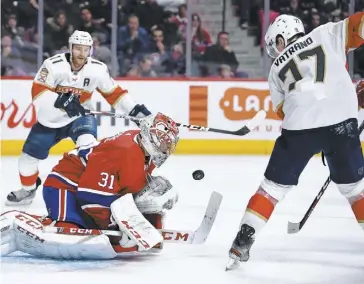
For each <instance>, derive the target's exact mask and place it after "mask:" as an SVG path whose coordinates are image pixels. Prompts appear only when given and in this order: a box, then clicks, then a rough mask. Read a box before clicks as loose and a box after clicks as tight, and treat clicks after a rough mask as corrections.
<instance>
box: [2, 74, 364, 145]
mask: <svg viewBox="0 0 364 284" xmlns="http://www.w3.org/2000/svg"><path fill="white" fill-rule="evenodd" d="M118 83H119V84H120V85H121V86H122V87H123V88H124V89H127V90H128V91H129V93H130V94H131V95H132V97H133V98H134V100H135V101H136V102H138V103H143V104H145V105H146V106H147V107H148V108H149V109H150V110H151V111H152V112H153V113H156V112H158V111H160V112H163V113H166V114H168V115H170V116H171V117H172V118H173V119H174V120H175V121H177V122H181V123H184V124H195V125H202V126H209V127H214V128H222V129H228V130H237V129H239V128H241V127H242V126H243V125H244V124H246V123H247V122H248V121H249V119H251V118H252V117H253V116H254V115H255V114H256V113H257V112H258V111H259V110H262V109H263V110H265V111H266V112H267V119H266V120H265V121H263V122H262V123H261V125H260V126H259V127H258V128H257V129H256V130H254V131H253V132H252V133H250V134H249V135H247V136H244V137H237V136H231V135H223V134H216V133H210V132H199V131H190V130H187V129H181V132H180V133H181V141H189V142H191V143H192V142H193V141H198V140H199V141H201V140H203V141H204V143H205V145H207V146H208V143H214V142H216V141H217V142H222V141H224V144H223V143H221V144H220V145H221V147H229V145H228V144H227V143H225V142H226V141H235V142H234V143H238V142H239V141H241V143H243V142H244V141H248V142H250V144H249V145H251V143H252V142H254V141H258V142H264V141H269V142H272V143H273V141H274V140H275V139H276V138H277V137H278V136H279V134H280V131H281V120H280V119H279V118H278V116H277V115H276V113H275V112H274V111H273V107H272V101H271V98H270V95H269V90H268V83H267V82H266V81H241V82H240V81H196V80H191V81H183V80H176V81H173V80H166V81H159V80H145V81H144V80H134V81H133V80H130V81H126V80H125V81H124V80H118ZM31 85H32V81H31V80H2V87H1V109H0V119H1V140H3V141H4V140H25V139H26V137H27V135H28V133H29V131H30V128H31V126H32V125H33V124H34V123H35V122H36V109H35V107H34V106H33V104H32V102H31V95H30V89H31ZM92 100H93V107H94V109H95V110H102V111H115V110H114V109H112V107H111V106H110V105H109V104H108V103H107V102H106V101H105V100H104V98H103V97H102V96H101V95H100V94H98V93H97V92H95V93H94V94H93V98H92ZM97 119H98V125H99V127H98V135H99V138H103V137H107V136H111V135H114V134H116V133H118V132H121V131H125V130H128V129H135V128H136V125H135V124H134V123H132V122H130V121H128V120H125V119H119V118H112V117H102V116H98V117H97ZM360 119H361V120H362V119H364V112H363V111H361V113H360ZM362 137H363V136H362ZM363 140H364V139H363ZM191 143H190V144H189V145H190V146H189V147H194V145H193V144H191ZM239 143H240V142H239ZM272 143H271V144H272ZM239 145H240V144H239ZM239 147H240V146H239ZM257 147H258V146H257ZM257 151H258V150H257Z"/></svg>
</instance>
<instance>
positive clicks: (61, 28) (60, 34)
mask: <svg viewBox="0 0 364 284" xmlns="http://www.w3.org/2000/svg"><path fill="white" fill-rule="evenodd" d="M46 22H47V26H46V36H47V37H49V39H50V42H51V44H52V50H59V49H62V48H63V47H64V46H66V47H67V46H68V38H69V36H70V35H71V34H72V32H73V26H72V25H69V24H68V23H67V16H66V13H65V12H64V11H63V10H60V11H58V12H57V13H56V14H55V16H54V17H52V18H48V19H47V21H46Z"/></svg>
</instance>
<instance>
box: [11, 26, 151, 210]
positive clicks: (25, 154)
mask: <svg viewBox="0 0 364 284" xmlns="http://www.w3.org/2000/svg"><path fill="white" fill-rule="evenodd" d="M92 44H93V41H92V38H91V36H90V34H89V33H87V32H83V31H75V32H74V33H73V34H72V35H71V37H70V38H69V49H70V51H69V52H66V53H62V54H58V55H55V56H53V57H51V58H48V59H46V60H45V61H44V62H43V65H42V67H41V68H40V70H39V71H38V73H37V75H36V77H35V79H34V81H33V86H32V98H33V103H34V105H35V106H36V109H37V119H38V122H37V123H36V124H35V125H34V126H33V127H32V129H31V131H30V133H29V135H28V138H27V139H26V141H25V144H24V147H23V151H22V154H21V156H20V158H19V175H20V181H21V184H22V189H20V190H16V191H13V192H11V193H9V195H8V196H7V202H6V203H7V204H8V205H21V204H29V203H31V202H32V200H33V198H34V197H35V193H36V189H37V187H38V186H39V185H40V184H41V180H40V178H39V177H38V164H39V161H40V160H44V159H46V158H47V157H48V154H49V150H50V148H52V147H53V146H54V145H55V144H57V143H58V142H59V141H61V140H62V139H65V138H67V137H70V138H72V140H73V141H74V142H75V143H76V146H82V145H89V144H91V143H93V142H94V141H96V138H97V124H96V119H95V117H94V116H92V115H85V108H86V109H91V108H92V104H91V101H90V100H91V97H92V93H93V91H95V90H97V91H98V92H99V93H100V94H101V95H102V96H103V97H104V98H105V99H106V101H107V102H108V103H109V104H110V105H112V106H113V107H114V108H116V109H118V110H121V111H122V112H125V113H128V114H129V115H131V116H138V117H144V116H148V115H150V112H149V111H148V110H147V109H146V108H145V106H144V105H138V104H136V103H135V102H134V101H133V100H132V99H131V97H130V95H129V94H128V93H127V91H126V90H123V89H122V88H120V86H119V85H118V84H117V83H116V82H115V81H114V80H113V79H112V78H111V77H110V75H109V72H108V69H107V67H106V65H105V64H104V63H102V62H100V61H98V60H95V59H93V58H91V55H92Z"/></svg>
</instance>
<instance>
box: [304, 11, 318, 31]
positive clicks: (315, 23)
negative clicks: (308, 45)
mask: <svg viewBox="0 0 364 284" xmlns="http://www.w3.org/2000/svg"><path fill="white" fill-rule="evenodd" d="M320 22H321V19H320V15H319V14H318V13H314V14H312V15H311V22H310V23H309V25H308V27H307V31H306V33H310V32H312V31H313V30H314V29H315V28H317V27H318V26H319V25H320V24H321V23H320Z"/></svg>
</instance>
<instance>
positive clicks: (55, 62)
mask: <svg viewBox="0 0 364 284" xmlns="http://www.w3.org/2000/svg"><path fill="white" fill-rule="evenodd" d="M95 90H97V91H98V92H99V93H100V94H101V95H102V96H103V97H104V98H105V99H106V100H107V102H108V103H109V104H110V105H112V106H113V107H115V108H116V109H118V108H119V109H121V110H122V111H123V112H130V111H131V110H132V109H133V107H134V106H135V103H134V102H133V101H132V99H131V98H130V96H129V95H128V94H127V91H126V90H123V89H122V88H121V87H120V86H119V85H118V84H117V83H116V82H115V81H114V80H113V78H111V77H110V75H109V72H108V69H107V67H106V65H105V64H104V63H102V62H100V61H98V60H95V59H93V58H91V57H88V58H87V62H86V64H85V65H84V66H83V67H82V69H81V70H79V71H77V72H76V71H72V69H71V64H70V54H69V53H62V54H58V55H55V56H53V57H50V58H48V59H46V60H45V61H44V62H43V65H42V67H41V68H40V69H39V71H38V73H37V75H36V76H35V79H34V81H33V86H32V98H33V103H34V105H35V106H36V109H37V119H38V122H39V123H40V124H42V125H44V126H47V127H50V128H59V127H62V126H65V125H67V124H69V123H71V122H72V121H73V120H75V119H76V118H77V117H72V118H70V117H68V115H67V113H66V112H65V111H63V110H60V109H57V108H55V107H54V103H55V101H56V99H57V97H58V94H57V92H61V93H67V92H69V91H71V92H73V93H75V94H79V95H80V102H81V104H82V106H83V107H84V108H86V109H92V104H91V101H90V100H91V97H92V93H93V92H94V91H95Z"/></svg>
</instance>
